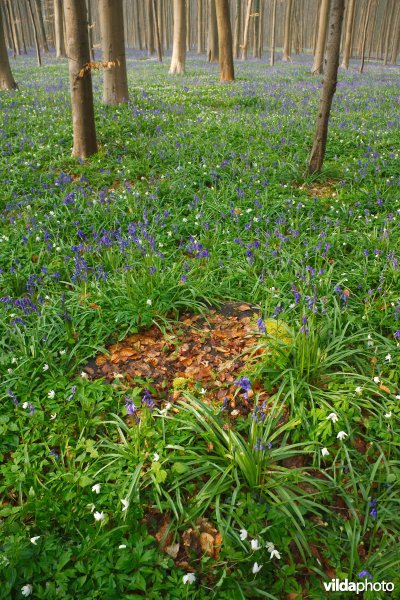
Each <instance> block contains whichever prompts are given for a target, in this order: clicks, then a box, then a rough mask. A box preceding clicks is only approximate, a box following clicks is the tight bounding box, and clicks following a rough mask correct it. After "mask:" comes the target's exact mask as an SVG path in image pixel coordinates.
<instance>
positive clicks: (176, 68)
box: [169, 0, 186, 75]
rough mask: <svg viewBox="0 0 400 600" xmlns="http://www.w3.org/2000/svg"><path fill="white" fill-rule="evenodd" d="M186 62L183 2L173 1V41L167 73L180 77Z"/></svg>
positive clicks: (184, 10)
mask: <svg viewBox="0 0 400 600" xmlns="http://www.w3.org/2000/svg"><path fill="white" fill-rule="evenodd" d="M185 62H186V6H185V0H174V40H173V44H172V59H171V66H170V68H169V72H170V73H171V74H172V75H175V74H176V75H181V74H182V73H184V72H185Z"/></svg>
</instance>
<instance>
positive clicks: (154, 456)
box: [153, 452, 160, 462]
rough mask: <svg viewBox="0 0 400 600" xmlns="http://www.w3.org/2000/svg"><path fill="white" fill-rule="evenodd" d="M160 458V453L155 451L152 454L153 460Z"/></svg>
mask: <svg viewBox="0 0 400 600" xmlns="http://www.w3.org/2000/svg"><path fill="white" fill-rule="evenodd" d="M159 460H160V455H159V454H158V453H157V452H154V454H153V462H158V461H159Z"/></svg>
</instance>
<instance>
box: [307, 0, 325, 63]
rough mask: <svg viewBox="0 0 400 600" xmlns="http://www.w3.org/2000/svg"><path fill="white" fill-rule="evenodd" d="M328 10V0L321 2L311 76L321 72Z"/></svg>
mask: <svg viewBox="0 0 400 600" xmlns="http://www.w3.org/2000/svg"><path fill="white" fill-rule="evenodd" d="M329 8H330V0H322V3H321V8H320V11H319V22H318V37H317V46H316V49H315V56H314V64H313V66H312V68H311V73H312V74H313V75H317V74H320V73H322V70H323V64H324V53H325V44H326V32H327V29H328V21H329Z"/></svg>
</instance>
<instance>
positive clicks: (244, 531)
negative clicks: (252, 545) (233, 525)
mask: <svg viewBox="0 0 400 600" xmlns="http://www.w3.org/2000/svg"><path fill="white" fill-rule="evenodd" d="M248 535H249V534H248V532H247V531H246V529H241V530H240V533H239V537H240V539H241V540H242V542H243V540H245V539H246V538H247V536H248Z"/></svg>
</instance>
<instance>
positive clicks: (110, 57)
mask: <svg viewBox="0 0 400 600" xmlns="http://www.w3.org/2000/svg"><path fill="white" fill-rule="evenodd" d="M99 16H100V31H101V51H102V57H103V62H106V63H111V64H110V67H105V68H104V71H103V103H104V104H121V103H122V102H127V101H128V79H127V74H126V57H125V39H124V15H123V11H122V0H99Z"/></svg>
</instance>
